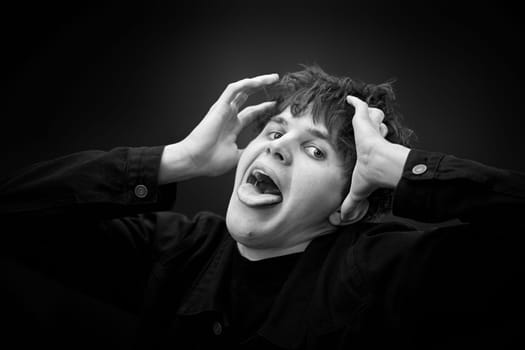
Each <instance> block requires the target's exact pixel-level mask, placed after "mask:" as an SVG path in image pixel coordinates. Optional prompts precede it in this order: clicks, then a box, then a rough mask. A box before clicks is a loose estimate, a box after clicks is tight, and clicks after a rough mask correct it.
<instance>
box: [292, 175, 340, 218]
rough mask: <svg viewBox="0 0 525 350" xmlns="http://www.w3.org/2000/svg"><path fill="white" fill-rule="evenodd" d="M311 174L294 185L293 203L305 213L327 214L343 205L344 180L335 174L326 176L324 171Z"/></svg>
mask: <svg viewBox="0 0 525 350" xmlns="http://www.w3.org/2000/svg"><path fill="white" fill-rule="evenodd" d="M310 174H311V176H309V177H308V178H302V179H301V181H300V182H296V183H295V184H294V185H293V187H292V190H291V194H292V196H291V197H292V198H291V200H292V202H293V204H292V205H295V206H296V208H297V209H298V210H299V211H301V212H303V213H304V212H308V213H310V214H311V215H315V216H318V215H317V214H319V216H326V215H328V214H330V213H332V211H333V210H335V209H336V208H337V207H339V205H341V202H342V200H343V198H342V196H341V193H342V188H343V185H344V184H343V181H342V180H341V179H340V178H336V177H333V176H331V177H326V172H324V171H323V172H322V173H321V174H312V173H310ZM316 175H317V176H316ZM323 175H324V176H323ZM310 214H309V215H310Z"/></svg>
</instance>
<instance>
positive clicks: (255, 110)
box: [238, 101, 276, 129]
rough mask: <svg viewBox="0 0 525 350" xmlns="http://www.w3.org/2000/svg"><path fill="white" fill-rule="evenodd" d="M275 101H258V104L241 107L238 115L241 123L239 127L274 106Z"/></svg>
mask: <svg viewBox="0 0 525 350" xmlns="http://www.w3.org/2000/svg"><path fill="white" fill-rule="evenodd" d="M275 103H276V102H275V101H267V102H263V103H259V104H258V105H253V106H248V107H246V108H245V109H243V110H242V111H241V112H240V113H239V115H238V118H239V121H240V124H241V129H242V128H244V127H245V126H247V125H249V124H251V123H252V122H253V121H254V120H255V119H257V117H258V116H260V115H262V114H264V113H266V112H268V111H270V110H271V109H272V108H274V107H275Z"/></svg>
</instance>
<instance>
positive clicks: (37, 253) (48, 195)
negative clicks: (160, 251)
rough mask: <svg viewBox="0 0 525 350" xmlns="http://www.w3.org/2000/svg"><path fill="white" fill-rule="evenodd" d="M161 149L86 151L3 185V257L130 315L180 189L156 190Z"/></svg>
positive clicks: (0, 206)
mask: <svg viewBox="0 0 525 350" xmlns="http://www.w3.org/2000/svg"><path fill="white" fill-rule="evenodd" d="M162 150H163V148H162V147H160V146H159V147H141V148H124V147H122V148H115V149H112V150H110V151H86V152H79V153H75V154H71V155H67V156H64V157H61V158H58V159H54V160H50V161H46V162H42V163H38V164H35V165H32V166H30V167H27V168H25V169H22V170H20V171H18V172H17V173H15V174H13V175H12V176H9V177H6V178H5V179H3V180H2V181H1V182H0V218H1V219H2V226H3V228H2V230H1V231H2V235H1V237H0V239H1V240H2V249H1V252H2V255H3V256H11V257H14V258H15V259H16V260H17V261H21V262H23V263H24V264H26V265H29V267H31V268H35V269H37V270H39V271H41V272H43V273H44V274H45V275H46V276H48V277H51V278H53V279H57V280H59V281H61V282H62V283H65V284H67V285H69V286H73V287H77V288H78V289H80V290H81V291H83V292H85V293H87V294H89V295H92V296H96V297H99V298H101V299H103V300H105V301H108V302H111V303H113V304H118V305H120V306H123V307H125V308H127V309H133V310H136V309H137V307H138V304H139V303H140V302H141V301H142V293H143V287H144V283H146V279H147V278H148V274H149V269H150V267H151V260H152V257H151V254H152V253H151V247H152V245H154V244H155V242H154V240H155V236H156V235H158V232H157V231H158V227H157V226H158V219H159V215H158V212H157V211H161V210H168V209H170V207H171V205H172V204H173V202H174V200H175V190H176V185H175V184H172V185H168V186H159V185H158V183H157V176H158V168H159V164H160V157H161V154H162Z"/></svg>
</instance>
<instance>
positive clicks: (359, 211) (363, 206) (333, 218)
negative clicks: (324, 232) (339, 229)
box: [328, 199, 369, 226]
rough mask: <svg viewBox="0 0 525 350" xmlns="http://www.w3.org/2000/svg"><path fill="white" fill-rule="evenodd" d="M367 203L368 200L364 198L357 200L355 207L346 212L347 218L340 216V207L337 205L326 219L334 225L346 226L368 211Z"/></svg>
mask: <svg viewBox="0 0 525 350" xmlns="http://www.w3.org/2000/svg"><path fill="white" fill-rule="evenodd" d="M368 207H369V203H368V200H366V199H365V200H364V201H362V202H359V204H358V205H357V207H356V208H355V209H354V210H353V211H351V212H350V213H348V218H346V219H345V220H343V219H342V218H341V208H340V207H339V208H338V209H337V210H336V211H334V212H333V213H332V214H330V216H329V217H328V221H330V223H331V224H332V225H334V226H346V225H350V224H353V223H356V222H358V221H359V220H361V219H362V218H363V217H364V216H365V215H366V213H367V212H368Z"/></svg>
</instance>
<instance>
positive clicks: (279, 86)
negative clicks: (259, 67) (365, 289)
mask: <svg viewBox="0 0 525 350" xmlns="http://www.w3.org/2000/svg"><path fill="white" fill-rule="evenodd" d="M301 66H302V68H303V70H300V71H297V72H293V73H287V74H285V75H283V76H282V77H281V79H280V80H279V81H278V82H277V83H276V84H274V85H273V86H272V87H270V88H268V89H267V93H268V95H269V97H270V98H271V99H272V100H275V101H276V102H277V103H276V105H275V109H274V110H273V111H271V112H270V113H267V114H265V115H264V116H262V117H261V118H260V119H259V122H258V123H257V126H256V128H257V130H256V131H257V132H260V131H261V130H262V129H263V128H264V126H265V125H266V123H267V122H268V121H269V119H270V118H271V117H272V116H274V115H277V114H279V113H281V112H283V111H284V110H285V109H286V108H288V107H290V112H291V114H292V115H293V116H294V117H300V116H302V115H304V114H307V113H311V115H312V118H313V120H314V123H318V122H322V123H323V124H324V125H325V126H326V128H327V130H328V132H329V134H330V137H331V138H332V144H333V145H334V147H335V149H336V151H337V152H338V153H339V154H340V155H341V156H342V159H343V164H344V165H343V166H344V171H345V173H347V174H348V176H347V179H348V182H347V184H346V186H344V190H343V191H344V192H343V198H344V197H345V196H346V194H347V193H348V190H349V188H350V180H351V178H352V171H353V169H354V166H355V163H356V149H355V139H354V130H353V127H352V117H353V115H354V107H353V106H352V105H350V104H349V103H347V102H346V97H347V96H348V95H353V96H356V97H358V98H360V99H361V100H363V101H365V102H366V103H367V104H368V105H369V107H375V108H379V109H381V110H382V111H383V113H384V114H385V118H384V120H383V123H384V124H385V125H386V126H387V127H388V134H387V136H386V139H387V140H389V141H390V142H393V143H397V144H401V145H405V146H409V145H410V144H411V142H412V136H413V132H412V130H410V129H408V128H407V127H404V126H403V125H402V124H401V119H402V117H401V115H400V113H399V112H398V111H397V110H396V108H395V95H394V91H393V88H392V84H393V82H392V81H389V82H385V83H382V84H377V85H376V84H366V83H363V82H361V81H357V80H353V79H351V78H348V77H336V76H332V75H329V74H327V73H326V72H324V71H323V69H321V67H319V66H318V65H301ZM392 193H393V191H392V190H387V189H379V190H377V191H375V192H374V193H372V195H371V196H370V197H369V198H368V199H369V202H370V207H369V209H368V213H367V215H366V217H365V220H373V219H377V218H378V217H380V215H382V214H385V213H388V212H390V210H391V207H392Z"/></svg>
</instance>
